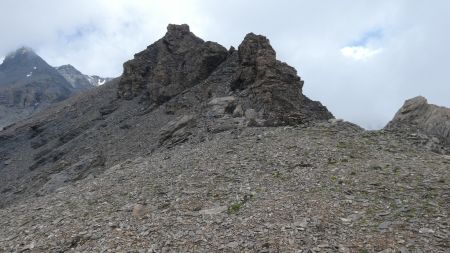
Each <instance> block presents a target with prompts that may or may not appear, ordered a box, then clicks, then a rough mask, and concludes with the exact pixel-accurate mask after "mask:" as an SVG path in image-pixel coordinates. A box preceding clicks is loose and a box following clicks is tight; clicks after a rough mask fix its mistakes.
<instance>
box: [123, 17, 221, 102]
mask: <svg viewBox="0 0 450 253" xmlns="http://www.w3.org/2000/svg"><path fill="white" fill-rule="evenodd" d="M226 56H227V50H226V49H225V48H224V47H222V46H220V45H219V44H217V43H214V42H204V41H203V40H202V39H200V38H198V37H196V36H195V35H194V34H193V33H191V32H190V31H189V27H188V26H187V25H180V26H177V25H169V26H168V28H167V33H166V35H165V36H164V38H162V39H160V40H158V41H157V42H155V43H154V44H153V45H151V46H149V47H148V48H147V49H146V50H144V51H142V52H140V53H138V54H136V55H135V58H134V60H131V61H128V62H126V63H125V64H124V72H123V75H122V79H121V82H120V85H119V91H118V94H119V97H122V98H125V99H130V98H132V97H135V96H139V95H142V94H145V95H146V96H148V98H149V99H150V101H151V102H152V103H157V104H161V103H163V102H165V101H167V100H169V99H170V98H172V97H173V96H175V95H177V94H179V93H181V92H182V91H184V90H186V89H187V88H190V87H192V86H194V85H196V84H198V83H199V82H201V81H203V80H204V79H206V78H207V77H208V76H209V75H210V74H211V72H212V71H213V70H214V69H215V68H216V67H217V66H218V65H219V64H220V63H222V62H223V61H224V60H225V58H226Z"/></svg>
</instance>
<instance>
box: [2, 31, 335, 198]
mask: <svg viewBox="0 0 450 253" xmlns="http://www.w3.org/2000/svg"><path fill="white" fill-rule="evenodd" d="M242 45H245V47H244V46H243V47H240V49H239V50H234V49H231V50H229V51H227V50H226V49H225V48H223V47H222V46H220V45H218V44H217V43H213V42H204V41H203V40H201V39H200V38H198V37H196V36H195V35H194V34H192V33H191V32H190V31H189V28H188V27H187V26H186V25H181V26H175V25H170V26H169V27H168V31H167V33H166V35H165V36H164V37H163V38H162V39H161V40H159V41H157V42H155V43H154V44H153V45H151V46H149V47H148V48H147V49H146V50H144V51H143V52H141V53H139V54H136V56H135V59H134V60H131V61H129V62H127V63H125V65H124V74H123V76H122V77H121V78H120V79H117V80H113V81H111V82H109V83H106V84H104V85H102V86H101V87H99V88H97V89H94V90H91V91H88V92H86V93H83V94H80V95H78V96H77V97H74V98H70V99H69V100H67V101H66V102H64V103H61V104H60V105H58V106H56V107H54V108H51V109H49V110H47V111H43V112H42V113H39V114H38V115H36V116H35V117H33V118H31V119H29V120H26V121H23V122H22V123H21V124H20V125H17V126H14V127H12V128H10V129H7V130H6V131H3V132H2V134H1V135H0V143H1V145H0V189H1V190H0V204H2V205H7V204H8V203H10V202H13V201H16V200H18V199H21V198H28V197H30V196H32V195H35V194H38V195H42V194H47V193H49V192H53V191H55V190H56V189H57V188H58V187H62V186H64V185H66V184H67V183H70V182H73V181H76V180H79V179H81V178H84V177H86V176H88V175H98V174H99V173H101V172H102V171H103V170H104V169H106V168H108V167H110V166H112V165H114V164H117V163H118V162H121V161H123V160H125V159H129V158H133V157H136V156H139V155H146V154H151V153H152V152H155V151H156V150H161V149H165V148H171V147H173V146H176V145H179V144H180V143H183V142H192V143H199V142H202V141H204V140H205V139H208V138H210V136H211V135H214V134H216V133H219V132H223V131H228V130H234V131H240V129H243V128H245V127H247V126H275V125H288V124H297V123H301V122H303V123H305V122H309V121H313V120H327V119H329V118H331V117H332V115H331V113H329V112H328V111H327V110H326V108H325V107H323V106H322V105H321V104H320V103H318V102H313V101H310V100H309V99H307V98H306V97H304V96H303V95H302V94H301V86H302V81H300V78H299V77H297V76H296V74H295V70H294V69H293V68H291V67H289V66H287V65H286V64H284V63H280V62H278V61H276V60H275V55H274V51H273V50H271V52H269V54H267V55H264V52H268V48H271V47H270V45H269V44H268V40H267V39H266V38H264V37H263V36H256V35H249V36H247V37H246V38H245V39H244V41H243V43H242ZM247 46H249V47H252V48H253V50H256V51H257V52H258V51H261V54H262V56H261V57H259V58H258V60H257V61H255V62H253V63H245V64H244V63H243V61H244V60H240V58H239V57H240V56H239V54H241V55H242V57H243V56H244V55H245V54H246V52H245V50H244V49H242V50H244V51H242V50H241V48H246V47H247ZM259 49H260V50H259ZM240 52H241V53H240ZM265 58H267V59H265ZM258 61H262V63H261V62H258ZM266 61H267V64H265V62H266ZM251 64H254V67H255V69H254V71H255V76H251V77H249V78H254V83H252V82H251V80H248V82H247V83H246V86H241V87H236V88H233V84H235V83H236V82H241V80H242V78H244V76H243V75H244V74H242V73H243V72H245V71H253V69H252V67H251ZM252 75H253V74H252ZM245 78H246V77H245ZM24 153H25V154H27V156H26V157H23V156H22V155H21V154H24Z"/></svg>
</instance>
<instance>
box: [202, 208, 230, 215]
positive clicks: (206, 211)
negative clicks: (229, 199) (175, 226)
mask: <svg viewBox="0 0 450 253" xmlns="http://www.w3.org/2000/svg"><path fill="white" fill-rule="evenodd" d="M226 210H227V207H226V206H219V207H215V208H211V209H204V210H200V212H199V213H200V214H207V215H215V214H219V213H222V212H225V211H226Z"/></svg>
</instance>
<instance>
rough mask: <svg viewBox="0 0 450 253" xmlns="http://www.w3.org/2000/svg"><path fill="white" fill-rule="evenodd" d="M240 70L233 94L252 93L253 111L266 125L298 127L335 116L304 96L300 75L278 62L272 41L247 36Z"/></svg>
mask: <svg viewBox="0 0 450 253" xmlns="http://www.w3.org/2000/svg"><path fill="white" fill-rule="evenodd" d="M238 56H239V65H240V67H239V69H238V71H237V72H236V73H235V75H234V79H233V81H232V83H231V86H230V89H231V90H235V91H236V90H237V91H239V90H248V94H249V96H248V97H249V100H250V103H251V104H252V107H253V109H255V110H257V111H259V112H261V113H262V114H263V117H264V119H266V124H269V125H270V124H272V125H280V124H281V125H284V124H295V123H301V122H303V121H308V120H312V119H329V118H332V117H333V116H332V115H331V113H330V112H329V111H328V110H327V109H326V108H325V107H324V106H322V105H321V104H320V103H319V102H313V101H311V100H309V99H308V98H306V97H305V96H304V95H303V94H302V87H303V83H304V82H303V81H302V80H301V79H300V77H299V76H298V75H297V71H296V70H295V69H294V68H293V67H291V66H289V65H287V64H286V63H284V62H280V61H278V60H277V59H276V53H275V51H274V50H273V48H272V46H271V45H270V43H269V40H268V39H267V38H266V37H264V36H261V35H255V34H253V33H250V34H247V36H245V38H244V41H243V42H242V43H241V45H239V49H238Z"/></svg>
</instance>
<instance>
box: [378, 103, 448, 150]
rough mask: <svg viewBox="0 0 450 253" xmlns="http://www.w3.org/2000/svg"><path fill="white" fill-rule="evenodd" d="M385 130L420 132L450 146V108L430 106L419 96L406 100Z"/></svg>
mask: <svg viewBox="0 0 450 253" xmlns="http://www.w3.org/2000/svg"><path fill="white" fill-rule="evenodd" d="M385 128H386V129H403V130H413V131H420V132H422V133H424V134H427V135H429V136H433V137H436V138H438V139H439V140H440V141H441V142H442V143H443V144H445V145H450V108H446V107H441V106H437V105H432V104H428V102H427V99H426V98H424V97H421V96H418V97H415V98H412V99H409V100H406V102H405V103H404V104H403V106H402V107H401V108H400V110H399V111H398V112H397V113H396V114H395V116H394V118H393V119H392V120H391V121H390V122H389V123H388V124H387V126H386V127H385Z"/></svg>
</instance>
